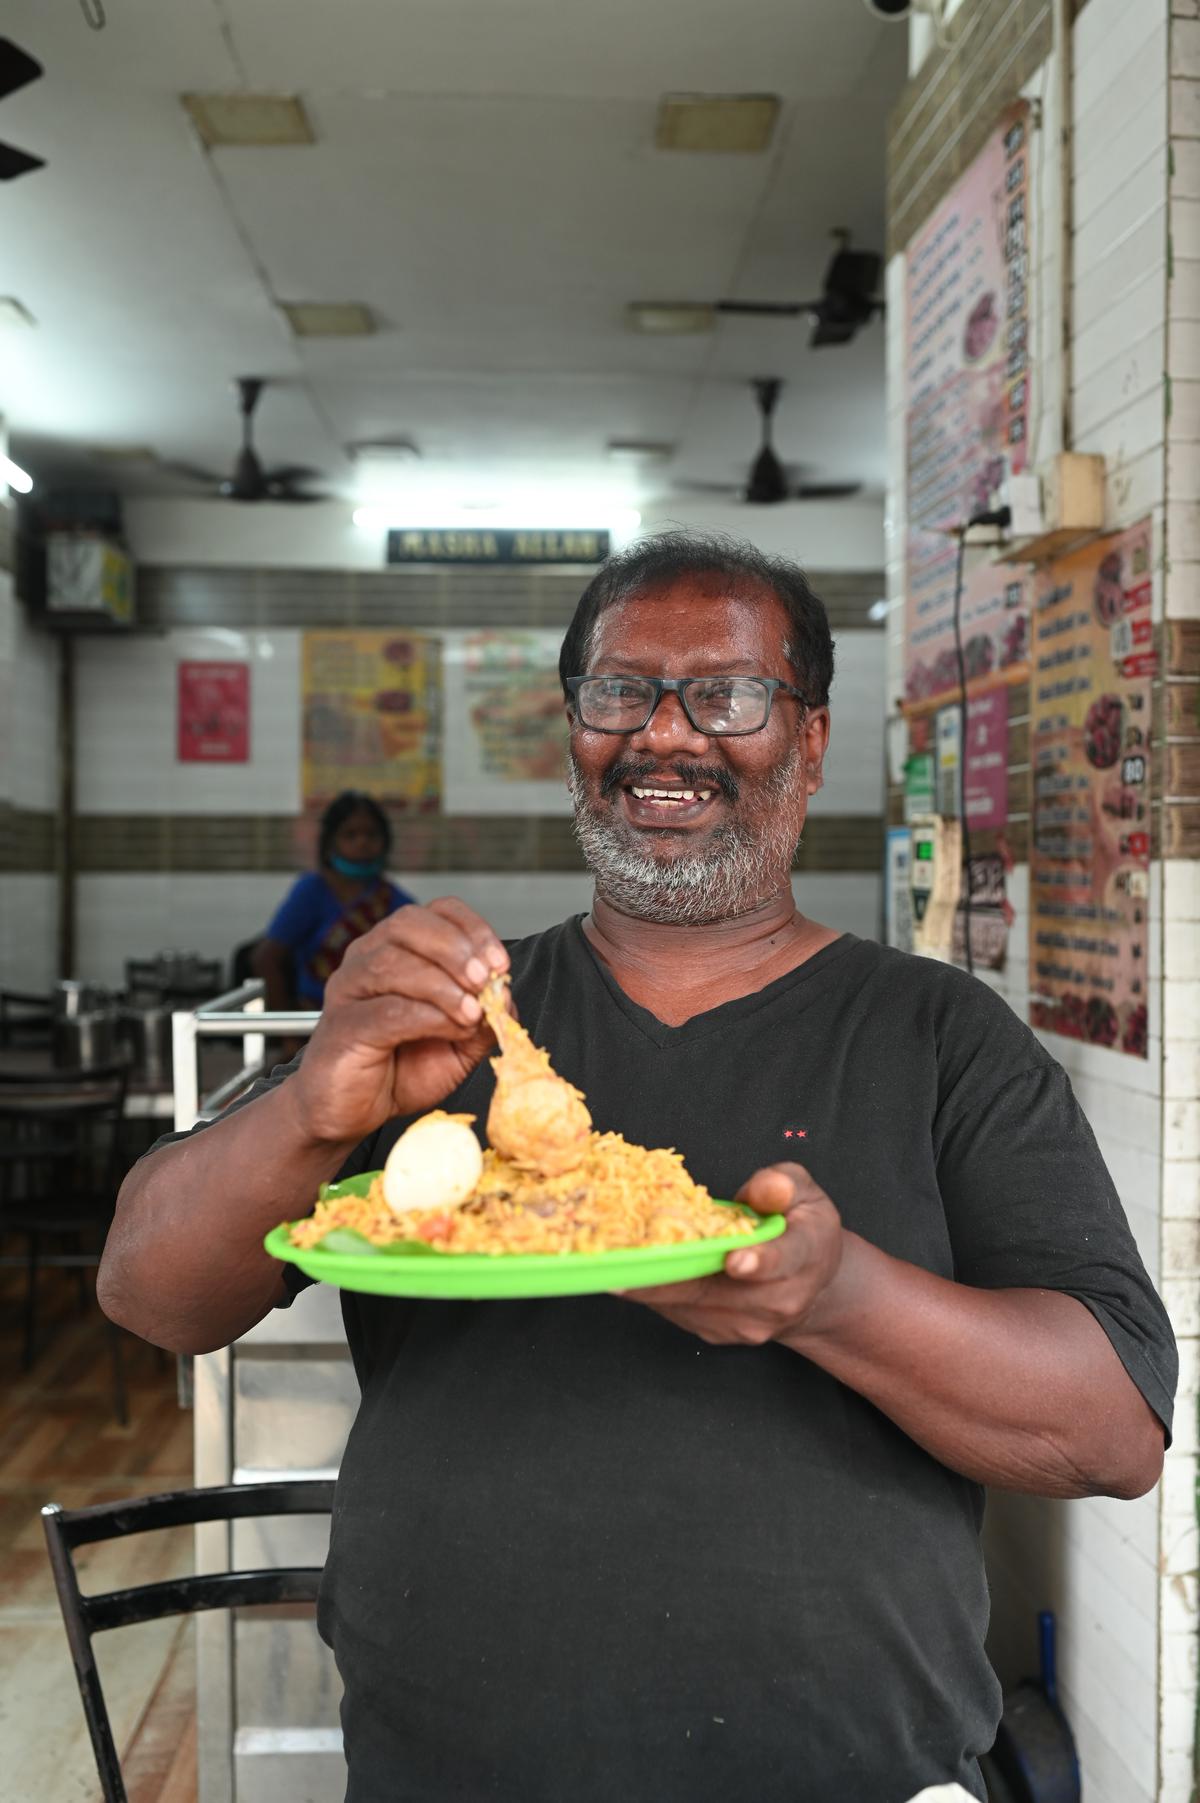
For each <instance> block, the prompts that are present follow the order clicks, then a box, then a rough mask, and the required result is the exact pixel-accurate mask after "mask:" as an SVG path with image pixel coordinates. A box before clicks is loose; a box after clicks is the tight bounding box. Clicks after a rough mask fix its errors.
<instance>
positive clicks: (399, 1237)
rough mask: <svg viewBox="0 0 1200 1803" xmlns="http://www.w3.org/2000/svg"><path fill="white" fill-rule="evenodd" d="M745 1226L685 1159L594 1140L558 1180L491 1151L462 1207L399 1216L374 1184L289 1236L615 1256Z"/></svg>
mask: <svg viewBox="0 0 1200 1803" xmlns="http://www.w3.org/2000/svg"><path fill="white" fill-rule="evenodd" d="M748 1225H749V1223H748V1222H747V1220H746V1218H745V1217H744V1216H743V1215H742V1214H741V1212H740V1211H732V1210H730V1209H729V1208H728V1207H725V1206H723V1205H722V1204H720V1203H717V1202H714V1201H713V1199H712V1197H711V1196H710V1195H709V1193H708V1191H707V1190H706V1189H705V1188H704V1186H703V1185H702V1184H699V1183H696V1182H694V1181H693V1179H692V1178H691V1177H689V1175H688V1173H687V1171H686V1170H685V1169H684V1166H683V1159H682V1158H681V1157H680V1155H679V1153H678V1152H675V1151H672V1150H667V1149H661V1150H655V1151H647V1150H646V1149H645V1148H644V1147H642V1146H632V1145H630V1144H629V1143H628V1142H627V1141H626V1140H625V1139H624V1138H623V1137H622V1136H621V1134H619V1133H593V1134H591V1136H590V1139H589V1143H588V1147H587V1150H586V1151H585V1153H584V1156H583V1158H582V1160H581V1162H580V1164H579V1165H578V1166H577V1167H576V1168H575V1169H574V1170H571V1171H567V1172H564V1173H563V1174H562V1175H561V1176H557V1177H535V1176H533V1175H532V1174H531V1173H530V1172H528V1171H523V1170H521V1169H520V1168H519V1167H518V1166H517V1165H515V1164H513V1163H512V1162H511V1160H509V1159H506V1158H503V1157H502V1156H501V1155H500V1154H499V1153H498V1152H496V1151H495V1150H494V1149H492V1148H488V1149H487V1150H486V1151H485V1152H484V1155H483V1175H482V1176H481V1178H480V1180H479V1183H478V1184H477V1186H476V1188H475V1191H474V1193H473V1194H472V1195H471V1196H470V1197H469V1198H468V1200H467V1201H466V1202H464V1203H463V1204H462V1205H461V1206H460V1207H458V1208H453V1209H447V1208H440V1209H420V1210H412V1211H409V1212H407V1213H404V1214H393V1212H392V1210H391V1209H390V1208H389V1207H388V1205H387V1203H386V1202H385V1201H384V1199H383V1188H382V1184H381V1182H380V1179H379V1178H378V1177H376V1178H375V1180H374V1182H373V1183H372V1185H371V1188H370V1190H369V1192H368V1193H367V1195H365V1196H340V1197H330V1198H328V1199H327V1200H324V1201H321V1202H318V1203H317V1206H316V1210H315V1212H314V1213H313V1214H312V1215H310V1216H309V1217H308V1218H307V1219H306V1220H303V1221H297V1222H294V1223H293V1225H292V1229H291V1239H292V1244H293V1245H295V1246H298V1247H304V1248H309V1249H311V1248H313V1247H315V1246H319V1245H320V1242H321V1240H322V1239H323V1238H324V1236H325V1235H326V1234H327V1233H329V1232H330V1231H331V1230H332V1229H333V1228H335V1227H350V1228H353V1229H354V1231H355V1232H356V1233H361V1234H362V1235H363V1236H364V1237H365V1238H366V1239H368V1240H370V1241H372V1242H373V1243H374V1244H376V1245H381V1246H382V1245H393V1244H395V1243H396V1242H398V1241H404V1240H419V1241H422V1242H423V1243H424V1244H426V1245H430V1246H436V1247H437V1249H438V1250H439V1251H441V1252H474V1253H483V1254H488V1255H492V1254H496V1255H499V1254H504V1253H513V1252H543V1253H560V1252H561V1253H565V1252H610V1251H616V1250H624V1249H626V1248H629V1247H633V1246H663V1245H676V1244H679V1243H681V1242H683V1241H686V1240H698V1239H727V1238H729V1237H730V1236H731V1235H734V1234H740V1233H744V1232H745V1231H746V1229H747V1226H748Z"/></svg>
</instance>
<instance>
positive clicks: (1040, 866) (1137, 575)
mask: <svg viewBox="0 0 1200 1803" xmlns="http://www.w3.org/2000/svg"><path fill="white" fill-rule="evenodd" d="M1034 660H1035V667H1034V679H1033V684H1032V714H1033V719H1032V735H1033V736H1032V752H1031V758H1032V763H1033V781H1034V804H1033V805H1034V814H1033V842H1032V847H1031V851H1030V872H1029V874H1030V934H1031V943H1030V955H1029V962H1030V989H1031V992H1032V1002H1031V1018H1032V1021H1033V1024H1034V1026H1035V1027H1042V1028H1045V1029H1048V1030H1049V1031H1050V1032H1053V1033H1062V1034H1064V1035H1066V1036H1067V1037H1068V1038H1071V1039H1085V1040H1088V1041H1090V1042H1091V1043H1092V1044H1093V1045H1101V1046H1111V1047H1114V1048H1118V1049H1119V1050H1121V1051H1123V1052H1129V1053H1132V1054H1133V1055H1134V1056H1136V1057H1140V1058H1144V1057H1145V1056H1146V1054H1147V1046H1146V1036H1147V1022H1146V991H1147V980H1146V966H1147V958H1148V949H1149V948H1148V916H1149V890H1150V690H1151V678H1152V676H1153V674H1154V667H1155V659H1154V650H1153V643H1152V626H1151V527H1150V522H1149V521H1148V520H1145V521H1142V522H1141V523H1140V524H1139V525H1137V526H1134V527H1132V528H1131V529H1130V530H1129V531H1128V532H1123V533H1120V534H1119V535H1117V536H1115V537H1111V538H1104V539H1100V540H1098V541H1097V542H1096V543H1094V544H1092V545H1089V546H1088V547H1087V549H1085V550H1082V551H1076V552H1074V553H1072V555H1071V556H1069V557H1064V558H1061V559H1059V560H1058V561H1057V562H1056V563H1052V564H1048V565H1047V566H1046V568H1045V569H1044V570H1043V571H1040V572H1039V579H1038V586H1037V595H1036V600H1035V608H1034Z"/></svg>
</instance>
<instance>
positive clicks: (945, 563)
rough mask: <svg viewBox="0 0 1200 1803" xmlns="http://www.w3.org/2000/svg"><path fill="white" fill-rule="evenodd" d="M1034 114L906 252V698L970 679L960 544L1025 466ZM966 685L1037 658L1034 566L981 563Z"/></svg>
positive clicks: (970, 604) (1001, 141)
mask: <svg viewBox="0 0 1200 1803" xmlns="http://www.w3.org/2000/svg"><path fill="white" fill-rule="evenodd" d="M1028 134H1029V109H1028V108H1027V107H1025V106H1021V107H1019V108H1017V109H1016V110H1015V111H1013V112H1010V113H1009V114H1007V115H1006V116H1005V119H1004V121H1003V123H1002V125H1001V127H1000V128H999V129H998V130H997V131H996V132H995V133H994V134H993V135H992V137H991V138H990V139H989V140H988V143H987V144H986V146H985V147H984V149H983V150H982V151H981V153H980V155H979V156H978V157H977V158H976V159H975V161H974V163H972V164H971V166H970V168H969V169H968V170H967V171H966V172H965V174H964V175H963V176H962V177H961V179H960V180H959V181H958V183H957V184H956V185H955V187H954V188H953V190H952V191H951V193H950V194H949V195H948V197H947V198H946V199H945V200H944V201H943V202H942V204H941V206H940V207H939V208H938V209H937V211H936V212H935V213H934V214H933V216H932V218H931V219H930V220H929V222H928V224H927V225H926V226H925V228H924V229H923V231H921V232H920V233H919V234H918V235H917V237H916V238H914V240H913V242H912V244H911V245H910V246H909V249H908V253H907V322H908V323H907V420H906V428H907V495H908V520H909V538H908V550H907V564H908V574H907V591H908V604H907V606H908V612H907V622H906V670H905V692H906V695H907V698H908V699H909V700H910V701H921V700H925V699H927V698H928V697H930V696H933V695H939V694H942V693H943V692H944V691H946V690H947V689H951V688H954V687H955V686H956V685H957V682H958V662H957V657H956V654H955V646H954V633H953V613H954V588H955V552H956V547H955V542H954V539H953V538H952V537H950V536H948V532H949V531H951V530H952V529H953V528H955V527H958V526H961V525H963V524H964V523H965V522H966V521H967V520H969V519H970V518H971V516H972V515H973V514H975V513H978V512H979V511H981V510H982V509H985V508H987V507H989V506H991V505H993V503H994V498H995V496H996V494H997V492H998V490H999V489H1000V487H1001V484H1002V482H1003V479H1004V476H1005V473H1006V471H1013V472H1016V471H1020V470H1022V469H1023V468H1024V467H1025V461H1026V442H1027V436H1028V425H1029V420H1030V418H1031V410H1030V368H1029V268H1030V261H1029V255H1030V253H1029V180H1028V165H1029V144H1028ZM961 619H962V640H963V653H964V661H965V664H966V674H967V679H968V681H982V680H986V679H988V678H991V679H993V680H994V679H995V677H996V676H997V675H998V674H999V673H1001V672H1008V671H1016V670H1019V669H1023V668H1024V666H1025V664H1026V663H1027V660H1028V651H1029V645H1028V630H1029V627H1028V605H1027V600H1026V585H1025V579H1024V575H1023V572H1022V571H1020V570H1013V569H1011V568H1008V567H1006V566H996V565H991V564H984V565H982V566H979V565H977V564H975V565H972V566H971V567H970V568H969V570H968V574H967V579H966V582H965V584H964V588H963V598H962V607H961Z"/></svg>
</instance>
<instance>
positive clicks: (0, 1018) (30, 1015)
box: [0, 989, 54, 1046]
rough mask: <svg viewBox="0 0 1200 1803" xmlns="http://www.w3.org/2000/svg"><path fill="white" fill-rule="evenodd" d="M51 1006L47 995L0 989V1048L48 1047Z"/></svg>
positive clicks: (52, 1023)
mask: <svg viewBox="0 0 1200 1803" xmlns="http://www.w3.org/2000/svg"><path fill="white" fill-rule="evenodd" d="M53 1026H54V1003H53V1000H52V998H51V997H50V996H48V995H32V994H30V993H29V992H28V991H27V990H23V989H0V1046H10V1045H11V1046H17V1045H24V1046H30V1045H36V1046H41V1045H49V1044H50V1037H51V1033H52V1030H53Z"/></svg>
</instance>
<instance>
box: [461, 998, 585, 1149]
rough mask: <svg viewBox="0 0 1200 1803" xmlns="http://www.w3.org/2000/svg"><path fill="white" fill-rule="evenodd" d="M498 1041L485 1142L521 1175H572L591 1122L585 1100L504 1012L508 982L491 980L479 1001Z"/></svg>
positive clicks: (517, 1022) (505, 1011)
mask: <svg viewBox="0 0 1200 1803" xmlns="http://www.w3.org/2000/svg"><path fill="white" fill-rule="evenodd" d="M479 1001H480V1005H481V1007H482V1008H483V1012H484V1017H485V1018H486V1020H487V1023H488V1025H489V1027H491V1029H492V1032H493V1033H494V1034H495V1035H496V1041H497V1044H498V1045H499V1047H500V1052H499V1056H498V1057H496V1058H493V1059H492V1069H493V1070H494V1071H495V1073H496V1093H495V1095H494V1096H493V1097H492V1105H491V1108H490V1109H489V1111H488V1120H487V1132H488V1140H489V1142H490V1143H491V1145H492V1146H494V1147H495V1149H496V1151H497V1152H499V1153H501V1154H502V1155H503V1156H504V1157H505V1158H509V1159H511V1160H512V1162H513V1163H514V1164H516V1165H520V1166H521V1168H522V1169H523V1170H527V1171H532V1172H534V1173H536V1174H537V1175H538V1176H541V1177H558V1176H561V1175H562V1173H563V1172H565V1171H571V1170H574V1169H575V1167H576V1166H577V1165H578V1164H579V1163H580V1162H581V1161H582V1159H583V1156H584V1154H585V1153H586V1151H587V1149H588V1136H589V1134H590V1133H591V1129H592V1117H591V1115H590V1114H589V1113H588V1111H587V1106H586V1104H585V1102H584V1099H583V1096H582V1094H581V1093H580V1091H579V1090H577V1089H576V1088H575V1087H574V1086H573V1085H572V1084H570V1083H568V1082H567V1081H566V1079H565V1078H563V1077H560V1076H558V1075H557V1073H556V1072H555V1071H554V1069H553V1068H552V1066H551V1063H550V1056H549V1053H548V1052H544V1051H543V1050H542V1049H541V1047H540V1046H536V1045H534V1043H533V1041H532V1039H530V1037H529V1035H528V1033H527V1032H526V1031H525V1029H524V1027H523V1026H522V1025H521V1023H520V1022H519V1021H518V1020H515V1019H514V1018H513V1016H512V1015H511V1014H510V1013H509V1011H508V978H507V977H506V976H494V977H491V978H489V980H488V981H487V983H486V984H485V985H484V987H483V989H482V990H481V992H480V996H479Z"/></svg>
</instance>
